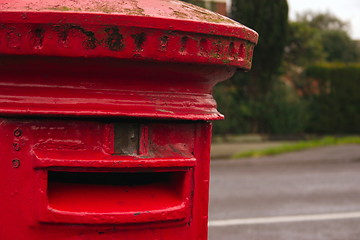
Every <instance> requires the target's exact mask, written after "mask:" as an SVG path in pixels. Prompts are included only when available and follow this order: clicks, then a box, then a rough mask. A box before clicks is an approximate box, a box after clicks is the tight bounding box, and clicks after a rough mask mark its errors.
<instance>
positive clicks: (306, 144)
mask: <svg viewBox="0 0 360 240" xmlns="http://www.w3.org/2000/svg"><path fill="white" fill-rule="evenodd" d="M340 144H360V137H339V138H337V137H324V138H321V139H317V140H309V141H300V142H296V143H293V144H284V145H281V146H278V147H271V148H266V149H263V150H253V151H247V152H242V153H237V154H234V155H233V158H245V157H262V156H273V155H278V154H281V153H287V152H294V151H300V150H305V149H310V148H316V147H324V146H331V145H340Z"/></svg>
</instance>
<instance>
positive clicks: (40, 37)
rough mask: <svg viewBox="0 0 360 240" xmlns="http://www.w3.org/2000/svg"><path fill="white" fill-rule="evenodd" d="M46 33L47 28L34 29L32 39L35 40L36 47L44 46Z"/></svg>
mask: <svg viewBox="0 0 360 240" xmlns="http://www.w3.org/2000/svg"><path fill="white" fill-rule="evenodd" d="M44 33H45V30H44V29H43V28H40V27H38V28H35V29H34V30H33V37H32V41H33V47H34V48H35V49H41V48H42V47H43V41H44Z"/></svg>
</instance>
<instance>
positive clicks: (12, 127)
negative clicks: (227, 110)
mask: <svg viewBox="0 0 360 240" xmlns="http://www.w3.org/2000/svg"><path fill="white" fill-rule="evenodd" d="M0 39H1V40H0V74H1V78H0V143H1V144H0V152H1V155H0V164H1V167H0V179H1V181H0V192H1V198H0V210H1V213H2V214H1V218H0V239H4V240H12V239H16V240H23V239H24V240H25V239H34V240H37V239H70V240H73V239H158V240H160V239H172V240H180V239H196V240H205V239H207V211H208V205H207V203H208V186H209V160H210V156H209V154H210V139H211V123H209V122H208V120H215V119H221V118H222V115H221V114H220V113H218V112H217V110H216V103H215V101H214V99H213V98H212V96H211V91H212V88H213V86H214V85H215V84H216V83H217V82H220V81H223V80H225V79H227V78H229V77H230V76H231V75H232V74H233V73H234V72H235V71H236V69H243V70H248V69H250V66H251V58H252V51H253V47H254V45H255V44H256V41H257V34H256V33H255V32H254V31H252V30H250V29H248V28H246V27H244V26H243V25H241V24H239V23H236V22H234V21H232V20H230V19H228V18H226V17H223V16H220V15H218V14H214V13H211V12H209V11H207V10H204V9H201V8H198V7H195V6H193V5H190V4H187V3H184V2H181V1H175V0H152V1H150V0H131V1H110V0H102V1H100V0H83V1H73V0H46V1H40V0H21V1H20V0H12V1H10V0H0ZM125 123H131V124H135V125H136V126H139V133H137V132H134V133H132V132H129V133H126V134H124V135H121V132H120V133H118V132H117V131H115V128H116V126H119V125H121V124H125ZM123 126H129V125H123ZM120 129H123V131H124V129H126V127H125V128H124V127H122V128H120ZM117 134H120V136H118V135H117ZM131 134H138V136H134V137H133V138H132V137H131V136H132V135H131ZM119 137H129V141H139V142H138V144H134V145H132V147H134V146H135V147H136V148H137V149H136V151H133V150H131V151H132V152H131V153H129V154H119V153H118V152H116V150H115V149H116V147H115V146H117V145H116V144H119V142H115V141H118V140H117V139H119ZM122 142H123V141H122ZM131 149H132V148H131Z"/></svg>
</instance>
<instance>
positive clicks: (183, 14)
mask: <svg viewBox="0 0 360 240" xmlns="http://www.w3.org/2000/svg"><path fill="white" fill-rule="evenodd" d="M172 15H173V16H174V17H177V18H187V17H188V15H187V14H186V13H184V12H179V11H173V13H172Z"/></svg>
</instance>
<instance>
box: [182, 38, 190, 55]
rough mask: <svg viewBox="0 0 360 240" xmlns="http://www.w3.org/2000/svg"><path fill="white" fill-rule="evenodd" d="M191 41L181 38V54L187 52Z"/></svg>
mask: <svg viewBox="0 0 360 240" xmlns="http://www.w3.org/2000/svg"><path fill="white" fill-rule="evenodd" d="M188 41H189V37H187V36H184V37H182V38H181V47H180V52H182V53H184V52H186V45H187V43H188Z"/></svg>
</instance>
